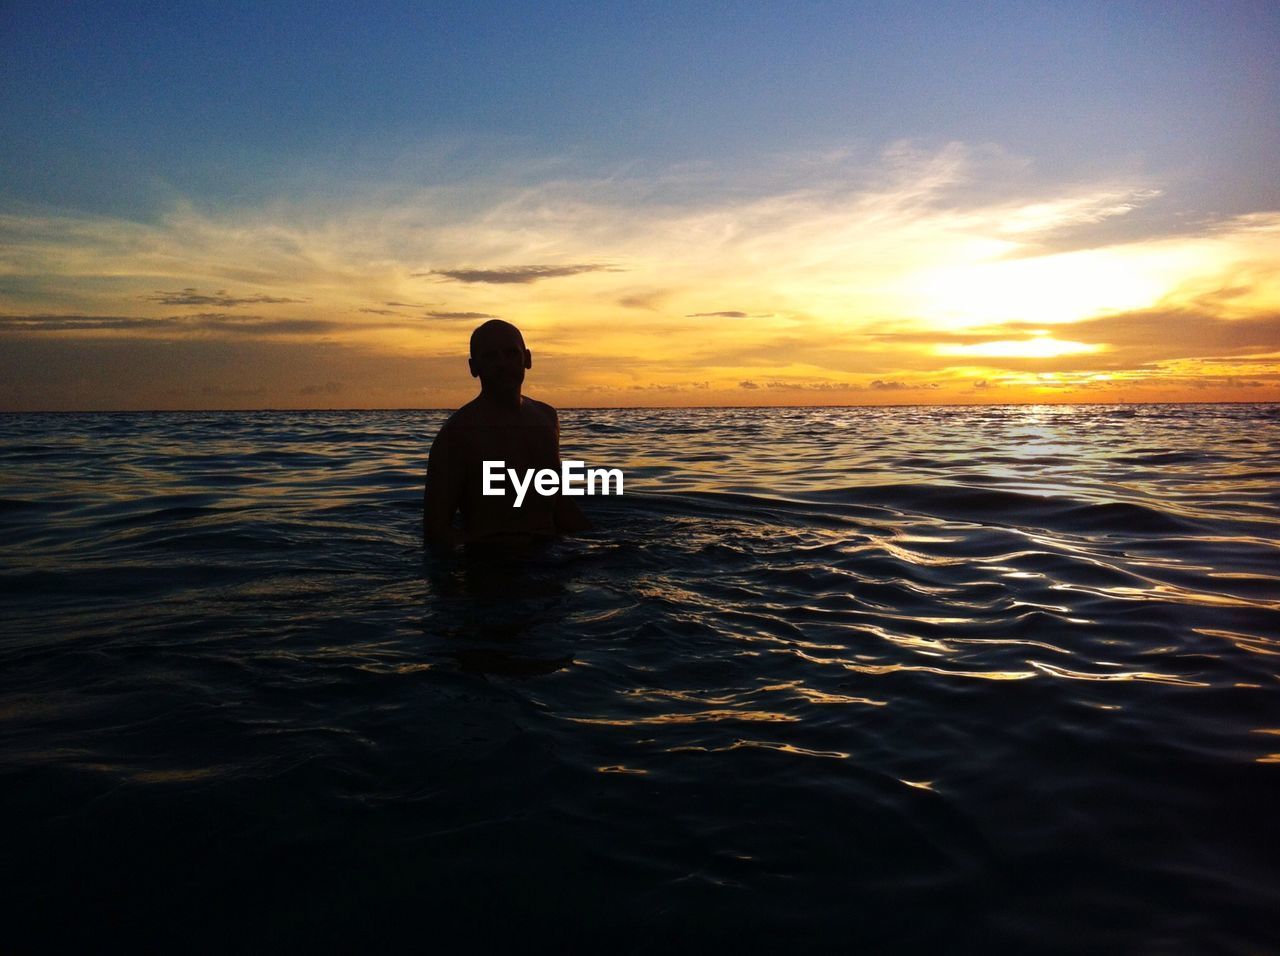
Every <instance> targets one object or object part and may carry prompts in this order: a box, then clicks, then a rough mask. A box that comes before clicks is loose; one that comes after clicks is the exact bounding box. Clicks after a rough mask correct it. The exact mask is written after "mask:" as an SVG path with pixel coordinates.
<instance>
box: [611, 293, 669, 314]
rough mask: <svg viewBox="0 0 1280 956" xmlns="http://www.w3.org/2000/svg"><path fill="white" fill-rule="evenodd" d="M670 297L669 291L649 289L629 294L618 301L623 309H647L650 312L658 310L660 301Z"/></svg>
mask: <svg viewBox="0 0 1280 956" xmlns="http://www.w3.org/2000/svg"><path fill="white" fill-rule="evenodd" d="M669 295H671V290H669V289H651V290H649V291H645V292H631V293H629V294H627V295H624V296H623V297H622V298H621V299H619V300H618V305H620V306H622V307H623V308H624V309H647V310H649V311H650V312H652V311H654V310H655V309H657V308H658V306H659V305H661V304H662V301H663V300H664V299H666V298H667V297H668V296H669Z"/></svg>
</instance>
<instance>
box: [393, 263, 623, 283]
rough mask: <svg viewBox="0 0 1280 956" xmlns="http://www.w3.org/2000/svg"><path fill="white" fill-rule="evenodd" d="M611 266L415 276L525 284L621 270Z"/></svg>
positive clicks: (509, 268)
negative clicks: (586, 273)
mask: <svg viewBox="0 0 1280 956" xmlns="http://www.w3.org/2000/svg"><path fill="white" fill-rule="evenodd" d="M620 271H622V270H620V269H615V268H613V267H611V266H604V265H594V264H581V265H570V266H505V267H503V268H499V269H432V270H431V271H430V272H415V273H412V274H413V275H415V276H428V275H432V276H444V277H445V278H446V279H452V280H454V281H455V282H469V283H474V282H490V283H494V284H497V285H505V284H511V283H518V284H525V283H529V282H538V281H540V280H542V279H558V278H561V277H562V276H576V275H581V274H582V273H584V272H620Z"/></svg>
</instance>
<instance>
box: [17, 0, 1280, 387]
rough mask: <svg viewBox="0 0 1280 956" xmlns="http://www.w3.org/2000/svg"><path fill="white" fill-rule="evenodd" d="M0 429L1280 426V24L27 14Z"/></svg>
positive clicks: (697, 13)
mask: <svg viewBox="0 0 1280 956" xmlns="http://www.w3.org/2000/svg"><path fill="white" fill-rule="evenodd" d="M0 12H2V15H0V169H3V171H4V174H3V176H0V410H8V411H22V410H60V409H84V410H95V409H104V410H105V409H203V408H209V409H214V408H452V407H457V406H458V405H460V404H462V403H463V402H465V401H467V400H469V399H470V398H471V397H472V396H473V395H474V394H475V391H476V383H475V381H474V380H472V379H471V378H470V377H469V374H468V371H467V366H466V349H467V340H468V336H469V334H470V331H471V329H472V328H474V327H475V326H476V325H477V324H479V323H480V322H482V321H484V320H486V319H487V318H488V317H494V316H496V317H501V318H503V319H506V320H507V321H510V322H513V323H515V324H516V325H517V326H519V327H520V329H521V330H522V331H523V333H524V335H525V339H526V342H527V344H528V346H529V347H530V349H531V350H532V352H533V356H534V358H533V368H532V370H531V371H530V372H529V373H528V376H527V378H526V393H527V394H530V395H533V396H535V397H539V398H542V399H544V400H547V401H551V402H553V403H554V404H557V405H561V406H569V407H574V406H576V407H598V406H628V405H675V406H679V405H860V404H920V403H927V404H945V403H979V402H983V403H985V402H1143V401H1280V176H1278V175H1277V174H1276V170H1277V169H1280V121H1278V120H1277V117H1280V57H1276V56H1275V50H1276V49H1278V48H1280V6H1278V5H1276V4H1274V3H1268V2H1249V0H1241V2H1235V3H1232V2H1227V3H1195V4H1193V3H1181V2H1176V0H1172V2H1163V3H1132V2H1110V3H1052V4H1051V3H1037V2H1018V3H1003V4H984V3H929V2H922V3H915V4H903V3H873V2H867V3H857V2H849V3H823V2H811V3H799V4H797V3H786V4H784V3H776V4H775V3H749V2H736V3H714V2H705V3H639V2H636V3H609V2H594V3H560V2H554V0H543V2H537V3H518V2H512V3H484V2H474V0H473V2H468V3H426V2H413V3H411V2H384V3H377V2H370V3H363V4H351V3H342V4H338V3H314V2H313V3H305V4H304V3H289V2H276V3H271V4H261V3H252V4H249V3H245V4H238V3H226V2H222V3H218V4H212V3H210V4H194V3H180V2H168V3H124V2H96V3H92V2H83V3H58V2H51V0H41V2H25V0H19V2H4V3H3V7H2V8H0Z"/></svg>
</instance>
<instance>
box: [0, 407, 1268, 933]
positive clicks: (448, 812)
mask: <svg viewBox="0 0 1280 956" xmlns="http://www.w3.org/2000/svg"><path fill="white" fill-rule="evenodd" d="M442 419H443V415H442V413H437V412H315V413H287V412H262V413H219V414H212V413H210V414H194V413H181V414H178V413H174V414H154V415H148V414H118V415H117V414H111V415H106V414H86V415H72V414H50V415H10V416H3V417H0V460H2V461H3V472H2V474H0V607H2V608H3V637H2V638H0V741H2V743H0V814H2V816H0V820H2V821H3V823H2V830H0V832H2V833H3V867H4V870H5V873H6V880H5V882H6V883H7V884H8V888H7V889H6V890H5V894H4V904H3V909H2V911H0V916H3V934H4V936H3V938H0V951H3V952H10V951H12V952H43V951H46V950H53V949H59V948H64V947H66V946H68V945H71V946H76V947H90V949H85V950H84V951H92V950H96V949H99V948H101V946H102V945H103V944H104V943H105V942H106V941H109V940H112V939H127V940H131V941H133V942H135V943H136V944H137V945H138V946H139V948H141V949H159V950H163V951H183V950H189V949H196V950H205V951H226V950H227V949H228V948H230V947H238V946H241V945H244V944H246V943H247V944H248V945H249V946H250V948H251V949H254V950H257V951H275V950H276V949H278V948H280V947H282V946H283V947H284V948H296V949H307V950H313V951H315V950H335V951H357V950H364V949H366V948H372V949H373V950H374V951H376V950H377V949H378V948H381V947H382V946H383V945H384V944H385V943H388V942H390V943H394V944H396V946H397V947H398V948H408V949H414V950H419V951H433V950H436V949H442V948H450V949H452V948H454V947H455V946H458V945H467V946H478V947H484V946H486V945H487V944H489V943H492V942H493V941H495V940H499V939H501V940H513V941H524V943H525V944H527V945H529V946H533V947H534V948H539V947H546V948H550V949H560V950H574V949H581V950H593V951H599V950H604V949H607V950H610V951H616V952H649V951H654V952H667V951H673V950H674V951H689V950H696V949H704V950H706V951H708V952H711V951H715V949H716V947H718V946H721V945H732V946H734V947H736V948H738V949H749V950H754V949H769V950H773V951H777V950H781V949H784V948H785V951H800V952H806V951H819V952H823V951H832V952H859V951H871V952H878V951H895V952H902V951H915V950H922V949H925V948H929V949H933V950H936V951H939V952H958V951H992V952H995V951H1002V952H1064V953H1068V952H1070V953H1076V952H1080V953H1083V952H1131V953H1170V952H1223V953H1257V952H1276V951H1277V945H1278V944H1277V929H1276V927H1277V926H1278V925H1280V919H1277V916H1276V914H1278V913H1280V876H1278V869H1280V868H1278V866H1277V852H1276V851H1277V846H1278V845H1280V844H1278V842H1277V840H1276V837H1277V830H1278V829H1280V828H1278V827H1277V823H1276V816H1277V813H1278V812H1280V809H1278V808H1280V683H1278V681H1277V675H1278V673H1280V407H1277V406H1274V405H1272V406H1268V405H1210V406H1125V407H1120V406H1110V407H1108V406H1089V407H1085V406H1076V407H982V408H968V409H961V408H893V409H868V408H853V409H722V410H708V409H703V410H691V411H657V410H627V411H580V412H565V413H564V415H563V422H564V452H565V455H566V457H575V458H583V459H585V460H586V461H587V462H588V463H589V464H591V465H607V466H616V467H621V468H623V469H624V471H625V473H626V478H627V493H626V495H625V496H624V497H623V498H621V499H618V498H594V499H587V501H586V505H585V507H586V509H587V510H588V512H589V513H590V514H591V515H592V516H593V517H594V519H595V520H596V521H597V523H598V525H599V526H600V529H601V530H600V531H598V532H595V533H593V534H591V535H588V536H586V537H584V538H581V539H577V540H569V541H564V542H561V543H558V544H556V545H554V546H553V547H551V548H550V549H549V550H548V551H546V552H545V553H543V554H540V555H536V556H534V557H532V558H528V559H525V560H523V561H521V562H515V563H512V564H510V565H506V566H502V565H498V566H495V565H492V564H488V565H465V564H457V565H451V566H444V567H431V566H428V567H425V568H424V565H423V561H422V555H421V550H420V543H419V528H420V525H419V522H420V515H421V482H422V473H423V467H424V463H425V457H426V449H427V446H428V443H429V441H430V438H431V437H432V436H433V435H434V433H435V430H436V428H437V427H438V425H439V423H440V422H441V421H442ZM458 931H462V932H464V933H467V934H468V936H467V937H464V940H465V941H466V942H465V943H464V944H457V943H452V942H446V941H448V940H457V939H458V937H457V936H455V935H453V934H454V933H456V932H458Z"/></svg>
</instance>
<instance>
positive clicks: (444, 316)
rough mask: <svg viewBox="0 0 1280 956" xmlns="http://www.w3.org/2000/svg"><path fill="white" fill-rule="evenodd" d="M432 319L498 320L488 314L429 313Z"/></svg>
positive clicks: (428, 315)
mask: <svg viewBox="0 0 1280 956" xmlns="http://www.w3.org/2000/svg"><path fill="white" fill-rule="evenodd" d="M427 317H428V318H431V319H496V318H497V316H496V315H490V314H489V313H488V312H428V313H427Z"/></svg>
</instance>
